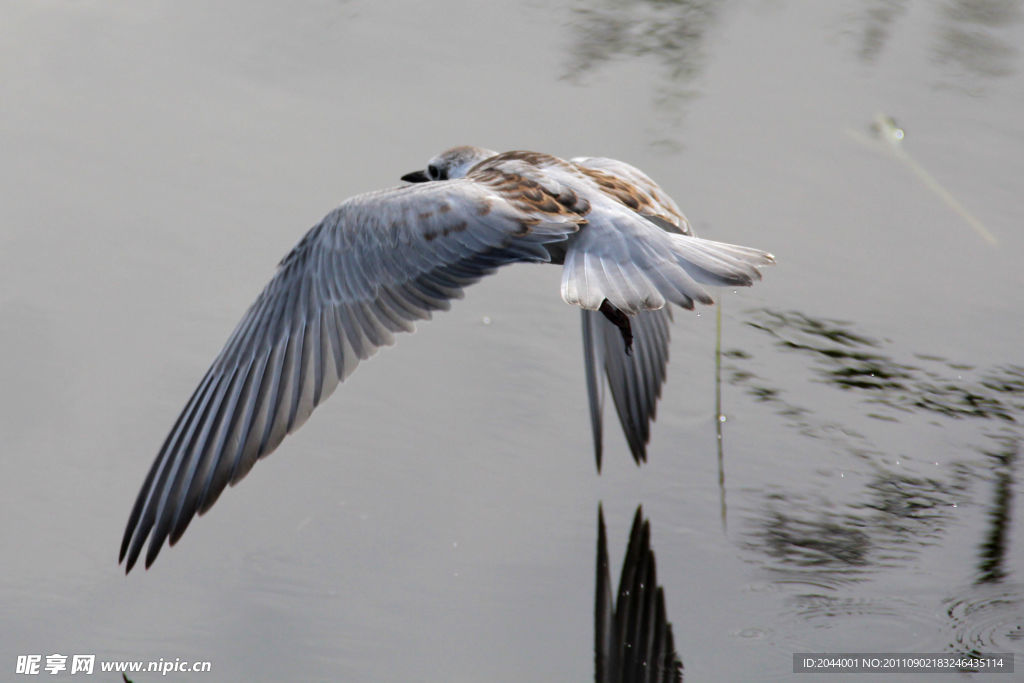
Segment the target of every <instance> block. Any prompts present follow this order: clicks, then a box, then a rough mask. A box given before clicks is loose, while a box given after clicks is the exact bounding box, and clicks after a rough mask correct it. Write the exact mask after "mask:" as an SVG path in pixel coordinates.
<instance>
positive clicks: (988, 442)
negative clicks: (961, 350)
mask: <svg viewBox="0 0 1024 683" xmlns="http://www.w3.org/2000/svg"><path fill="white" fill-rule="evenodd" d="M748 324H749V325H750V326H751V327H752V328H754V329H756V330H758V331H760V332H762V333H763V334H764V335H765V336H766V338H767V340H768V341H769V343H770V345H771V348H772V349H773V350H774V351H777V352H779V353H781V354H785V355H790V356H792V355H795V356H796V357H797V359H799V360H800V361H801V362H800V364H799V368H800V370H805V371H806V373H807V376H806V379H807V380H808V381H809V382H810V383H811V385H818V386H824V387H826V388H827V389H831V390H834V391H836V392H839V393H840V394H842V395H843V397H844V398H843V400H835V401H832V400H828V396H827V395H826V396H824V397H823V398H819V400H818V401H817V402H816V403H813V404H812V403H806V404H805V403H802V402H798V401H797V400H796V399H794V398H792V396H794V395H799V396H803V395H804V392H798V391H795V390H794V389H795V388H796V387H798V386H799V383H800V377H799V375H798V374H792V373H791V374H790V375H789V376H787V377H786V378H785V381H784V382H781V383H779V382H774V381H772V380H771V379H769V378H766V377H763V376H760V375H758V374H756V373H755V372H754V371H753V370H752V369H751V368H752V367H754V364H753V363H751V362H750V361H751V360H752V355H753V354H752V353H751V352H749V351H745V350H737V349H734V350H730V351H727V352H726V353H725V356H726V358H727V359H729V366H728V368H727V370H728V380H727V381H728V382H729V383H731V384H733V385H734V386H737V387H741V388H743V389H744V390H745V391H746V393H747V394H748V395H749V396H750V397H752V398H754V399H755V400H756V401H758V402H762V403H765V404H768V405H771V406H773V407H774V410H775V412H776V414H777V415H778V416H780V417H781V418H783V419H782V424H784V425H785V426H786V427H788V428H789V429H790V430H792V431H793V433H794V434H795V436H796V437H797V439H798V441H800V442H801V443H803V444H805V445H807V446H808V448H806V449H804V450H801V453H803V454H804V455H805V456H806V460H807V461H813V460H814V458H815V454H816V453H818V452H822V451H827V452H833V453H835V452H838V453H840V454H845V456H846V458H845V459H846V462H848V463H849V466H848V469H847V472H848V473H849V474H850V475H851V478H850V479H849V480H847V481H848V484H847V485H846V486H843V487H839V488H838V489H836V488H835V487H833V488H831V489H829V490H828V492H827V493H826V492H822V491H819V490H817V488H816V487H813V486H804V487H803V488H799V487H796V486H795V485H793V486H790V485H780V484H777V483H776V484H774V485H770V486H769V490H768V491H767V492H766V493H763V494H761V495H760V496H759V497H760V501H756V500H755V502H754V507H753V510H751V513H750V516H749V517H748V520H747V525H746V527H747V531H746V533H745V534H744V547H746V549H748V550H749V551H751V552H753V553H755V554H757V555H760V556H761V561H760V563H761V564H762V566H763V567H764V568H765V569H767V570H769V571H771V572H773V574H774V576H775V577H776V580H777V581H778V582H780V583H792V584H800V585H803V586H805V587H806V586H810V587H811V588H810V589H805V590H803V591H800V594H798V595H795V596H794V598H793V600H792V601H791V606H792V607H793V610H794V611H793V614H792V616H794V617H797V618H800V619H803V620H813V619H818V618H831V617H836V616H847V617H848V616H854V615H857V616H869V617H878V616H883V617H886V618H899V619H908V618H909V619H916V618H924V619H926V620H927V619H931V618H932V617H930V616H928V614H927V613H928V612H929V610H928V609H927V608H922V607H921V606H913V605H910V604H906V605H900V604H895V603H893V601H892V599H891V596H885V597H882V598H872V597H865V596H861V595H857V594H852V595H843V593H842V592H841V591H837V590H836V589H838V588H840V587H841V586H843V585H848V584H851V583H858V582H862V581H864V580H866V579H868V578H870V577H871V576H872V575H873V574H874V573H877V572H879V571H882V570H886V569H889V570H892V569H896V568H905V567H908V566H909V565H911V564H912V563H914V562H920V561H921V560H920V556H921V555H922V553H923V552H924V551H925V550H926V549H927V548H930V547H932V546H943V545H949V546H950V549H951V552H956V553H957V554H958V555H959V554H962V553H963V552H964V551H967V552H970V551H971V550H972V549H973V551H974V552H975V553H976V561H975V567H976V570H975V575H974V578H973V581H972V582H971V583H970V584H967V585H965V586H962V587H960V588H958V589H956V590H955V594H954V595H953V596H951V597H949V598H947V600H946V601H945V602H944V603H943V609H944V610H945V612H946V615H947V619H948V621H947V627H948V628H949V630H950V631H951V636H950V638H949V641H948V644H947V648H948V649H949V650H951V651H955V652H962V653H976V652H983V651H990V652H991V651H1014V650H1017V651H1019V650H1021V645H1022V641H1024V612H1022V610H1021V609H1020V608H1021V604H1022V603H1024V591H1022V588H1021V585H1020V584H1019V583H1015V582H1014V579H1015V578H1016V579H1017V580H1019V577H1014V576H1013V574H1014V568H1013V567H1010V566H1007V562H1006V557H1007V556H1008V555H1009V544H1010V543H1011V539H1012V534H1011V533H1010V532H1011V522H1012V514H1011V512H1012V502H1013V490H1014V482H1015V467H1016V462H1017V454H1018V452H1019V444H1020V440H1021V436H1022V434H1021V420H1022V417H1024V367H1022V366H1019V365H1015V364H999V363H997V364H995V365H992V366H991V367H987V368H979V367H976V366H974V365H972V364H966V363H958V362H954V361H950V360H947V359H944V358H940V357H937V356H933V355H928V354H924V353H915V354H905V353H900V352H899V351H898V350H896V349H895V348H893V344H892V342H890V341H888V340H883V339H879V338H876V337H874V336H872V335H869V334H867V333H865V332H863V331H861V330H859V329H857V328H856V326H855V325H853V324H852V323H849V322H844V321H838V320H831V319H824V318H816V317H813V316H810V315H807V314H805V313H801V312H795V311H774V310H768V309H762V310H756V311H753V312H752V313H751V316H750V319H749V321H748ZM906 356H909V357H906ZM781 361H782V359H781V358H780V359H779V362H777V363H775V364H765V363H758V364H757V367H758V372H764V368H769V367H773V366H774V367H781V366H783V365H791V363H788V362H787V363H782V362H781ZM800 370H798V371H797V372H800ZM783 386H785V387H786V388H787V389H788V392H787V391H783V389H782V388H781V387H783ZM809 386H810V385H809ZM808 393H812V392H811V390H810V388H809V389H808ZM813 393H814V394H815V395H818V396H820V395H821V390H820V389H818V390H814V391H813ZM826 393H827V390H826ZM836 398H837V399H838V396H836ZM851 405H852V408H851ZM839 406H842V407H841V408H840V407H839ZM864 418H873V419H874V420H877V421H878V422H877V423H876V424H878V425H881V426H882V427H881V428H880V430H879V431H880V432H881V433H885V434H889V435H890V436H889V438H895V439H896V440H895V441H893V442H885V443H883V442H882V441H881V440H876V439H875V438H873V437H872V436H871V435H870V433H871V432H873V431H875V430H873V429H872V420H865V419H864ZM853 425H859V426H860V429H855V428H854V427H853ZM954 427H956V429H954ZM972 427H975V428H976V429H974V430H973V431H972V429H971V428H972ZM927 430H943V431H941V432H938V435H939V437H940V438H938V439H936V440H937V441H938V442H940V443H949V444H950V447H949V448H943V449H942V450H940V451H938V452H936V451H934V450H927V449H928V448H929V447H928V446H927V445H923V443H927V441H926V440H925V439H923V438H922V434H923V433H924V432H926V431H927ZM950 434H956V435H957V438H956V439H952V438H951V437H950V436H949V435H950ZM965 434H966V437H964V436H963V435H965ZM972 435H973V436H972ZM961 438H966V439H967V442H968V443H967V447H966V448H963V447H958V446H956V445H954V444H955V443H957V441H959V440H960V439H961ZM972 441H973V443H972ZM915 449H916V451H915ZM940 459H941V460H943V461H944V462H943V463H942V467H941V468H932V467H929V465H936V466H937V465H939V464H940V463H939V462H937V461H938V460H940ZM932 460H935V461H936V462H931V461H932ZM901 461H902V462H901ZM844 469H846V468H844ZM836 490H839V491H842V495H841V497H838V498H837V497H836V495H835V491H836ZM964 504H967V505H968V506H970V507H975V508H978V507H981V508H983V509H986V510H987V513H986V516H985V519H986V520H987V526H986V528H985V529H984V530H983V531H981V533H976V534H974V536H973V538H974V539H976V540H974V541H973V542H971V543H969V544H963V543H962V539H961V538H960V536H961V535H962V534H963V533H964V529H963V523H964V520H970V519H971V517H970V516H967V517H964V515H962V514H960V511H959V510H958V506H960V505H964ZM954 522H956V523H957V524H956V525H954ZM954 529H955V530H956V531H955V533H954V531H953V530H954ZM954 536H956V538H954ZM915 610H916V611H917V612H922V611H924V612H925V614H924V615H922V614H920V613H917V614H915ZM1000 648H1001V649H1000Z"/></svg>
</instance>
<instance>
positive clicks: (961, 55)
mask: <svg viewBox="0 0 1024 683" xmlns="http://www.w3.org/2000/svg"><path fill="white" fill-rule="evenodd" d="M909 4H910V3H908V2H907V1H906V0H870V1H868V2H864V3H861V4H860V5H859V8H858V10H857V11H858V13H859V16H857V17H855V19H854V21H855V25H856V26H857V27H858V30H857V34H858V37H859V45H858V46H857V56H858V57H859V58H860V59H861V60H862V61H864V62H866V63H873V62H875V61H876V60H877V58H878V56H879V55H880V54H881V52H882V51H883V50H884V49H885V47H886V44H887V43H888V42H889V40H890V38H891V37H892V35H893V34H894V33H895V31H894V25H895V24H896V22H898V21H899V20H900V19H901V18H902V17H904V16H905V15H906V14H907V9H908V6H909ZM921 4H923V5H926V6H927V8H928V10H929V11H930V12H932V13H933V16H931V17H929V19H930V24H931V25H932V26H933V27H934V31H935V35H934V44H933V48H932V61H933V62H934V63H935V64H936V65H937V66H939V67H940V68H941V69H942V71H943V73H944V75H946V76H947V77H952V78H954V79H957V78H958V77H959V78H962V79H963V85H964V86H965V87H968V88H971V89H974V88H977V87H978V85H979V83H978V80H977V79H979V78H983V79H984V78H1002V77H1006V76H1011V75H1013V74H1014V73H1016V71H1017V59H1018V57H1019V54H1020V49H1019V47H1018V46H1017V45H1015V44H1014V43H1013V42H1012V41H1011V40H1010V39H1008V38H1007V37H1004V35H1005V34H1004V33H1003V31H1004V30H1005V28H1006V27H1007V26H1009V25H1011V24H1014V23H1017V22H1019V21H1021V19H1022V17H1024V2H1022V0H948V1H946V2H936V3H921Z"/></svg>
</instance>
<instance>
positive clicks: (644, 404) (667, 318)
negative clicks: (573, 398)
mask: <svg viewBox="0 0 1024 683" xmlns="http://www.w3.org/2000/svg"><path fill="white" fill-rule="evenodd" d="M581 314H582V317H583V363H584V367H585V369H586V378H587V398H588V402H589V405H590V426H591V431H592V433H593V437H594V457H595V458H596V459H597V469H598V470H599V471H600V469H601V458H602V451H603V447H602V435H601V432H602V426H601V423H602V413H603V405H602V404H603V402H604V378H605V377H607V380H608V386H609V387H610V388H611V393H612V401H613V402H614V404H615V412H616V413H617V414H618V416H619V423H620V424H621V425H622V431H623V434H625V437H626V442H627V443H628V444H629V451H630V453H632V455H633V459H634V460H635V461H636V463H637V464H638V465H639V464H640V463H642V462H644V461H646V460H647V442H648V441H650V438H651V422H653V421H654V417H655V415H656V414H657V408H658V399H659V398H660V397H661V387H662V385H664V383H665V376H666V372H667V368H668V350H669V335H670V329H669V325H670V324H671V322H672V309H670V308H669V307H668V306H665V307H664V308H660V309H658V310H656V311H641V312H639V313H637V314H636V315H635V316H633V317H632V318H631V319H630V325H631V327H632V331H633V350H632V352H631V353H628V354H627V353H626V351H625V345H624V344H623V343H622V333H621V331H620V330H619V328H618V327H616V326H615V325H614V324H613V323H612V322H610V321H609V320H608V319H607V318H606V317H604V315H602V314H601V313H598V312H596V311H582V312H581ZM602 372H603V374H604V376H602Z"/></svg>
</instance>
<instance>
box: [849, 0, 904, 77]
mask: <svg viewBox="0 0 1024 683" xmlns="http://www.w3.org/2000/svg"><path fill="white" fill-rule="evenodd" d="M907 4H908V2H907V0H868V1H867V2H864V3H861V4H860V5H859V11H860V12H861V16H860V17H857V19H856V23H857V25H858V28H859V29H860V47H859V49H858V50H857V56H858V57H859V58H860V59H861V61H863V62H868V63H871V62H874V61H875V59H877V57H878V55H879V54H880V53H881V52H882V49H883V48H884V47H885V45H886V43H888V42H889V36H890V34H891V33H892V25H893V23H895V22H896V21H897V20H898V19H900V18H901V17H902V16H903V15H904V14H906V12H907Z"/></svg>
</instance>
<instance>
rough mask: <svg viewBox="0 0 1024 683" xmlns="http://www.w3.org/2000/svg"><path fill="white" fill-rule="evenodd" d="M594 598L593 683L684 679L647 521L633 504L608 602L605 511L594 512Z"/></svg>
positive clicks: (609, 583)
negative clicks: (616, 587)
mask: <svg viewBox="0 0 1024 683" xmlns="http://www.w3.org/2000/svg"><path fill="white" fill-rule="evenodd" d="M595 585H596V587H597V588H596V590H595V595H594V680H595V681H597V682H598V683H661V682H671V681H682V680H683V664H682V661H681V660H680V659H679V655H678V654H677V653H676V648H675V640H674V639H673V637H672V624H671V623H669V621H668V616H667V615H666V614H665V594H664V591H663V590H662V587H661V586H659V585H658V580H657V572H656V569H655V559H654V551H653V550H652V549H651V527H650V522H649V521H648V520H646V519H644V517H643V510H642V508H641V507H640V506H637V509H636V514H635V515H634V516H633V527H632V529H631V530H630V532H629V545H628V546H627V547H626V556H625V558H624V559H623V561H622V574H621V576H620V578H619V592H618V597H617V598H616V599H615V600H614V601H613V599H612V581H611V573H610V571H609V568H608V538H607V535H606V533H605V526H604V512H603V510H602V509H601V506H600V505H598V508H597V576H596V582H595Z"/></svg>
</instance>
